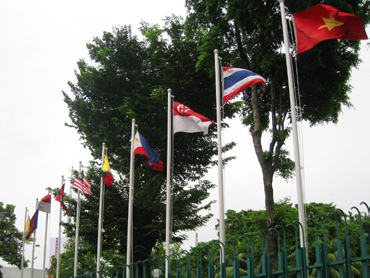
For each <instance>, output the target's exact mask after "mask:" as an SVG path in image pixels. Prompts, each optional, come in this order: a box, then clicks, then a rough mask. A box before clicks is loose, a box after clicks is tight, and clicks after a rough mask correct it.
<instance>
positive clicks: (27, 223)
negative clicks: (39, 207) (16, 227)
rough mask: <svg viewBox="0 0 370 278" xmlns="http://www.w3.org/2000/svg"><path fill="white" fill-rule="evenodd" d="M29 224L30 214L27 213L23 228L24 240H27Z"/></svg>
mask: <svg viewBox="0 0 370 278" xmlns="http://www.w3.org/2000/svg"><path fill="white" fill-rule="evenodd" d="M30 225H31V221H30V216H29V215H27V222H26V228H25V229H24V238H25V239H26V240H27V236H28V233H29V232H30Z"/></svg>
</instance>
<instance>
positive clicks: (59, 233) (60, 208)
mask: <svg viewBox="0 0 370 278" xmlns="http://www.w3.org/2000/svg"><path fill="white" fill-rule="evenodd" d="M63 183H64V176H62V181H61V185H60V188H62V186H63ZM61 230H62V204H61V205H60V206H59V231H58V255H57V274H56V278H59V267H60V244H61Z"/></svg>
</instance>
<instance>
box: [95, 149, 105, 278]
mask: <svg viewBox="0 0 370 278" xmlns="http://www.w3.org/2000/svg"><path fill="white" fill-rule="evenodd" d="M105 154H106V150H105V143H103V146H102V155H101V156H102V158H101V160H102V162H103V165H104V158H105ZM104 189H105V185H104V180H103V177H100V200H99V224H98V246H97V250H98V251H97V256H96V271H97V272H99V271H100V256H101V247H102V246H101V230H102V226H103V212H104Z"/></svg>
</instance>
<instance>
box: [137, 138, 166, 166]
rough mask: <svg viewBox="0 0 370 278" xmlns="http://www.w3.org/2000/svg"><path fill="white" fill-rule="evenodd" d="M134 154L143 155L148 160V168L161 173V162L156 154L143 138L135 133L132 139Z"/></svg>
mask: <svg viewBox="0 0 370 278" xmlns="http://www.w3.org/2000/svg"><path fill="white" fill-rule="evenodd" d="M134 154H143V155H145V156H146V157H147V158H148V163H149V166H150V168H152V169H153V170H157V171H163V162H162V161H161V158H160V157H159V155H158V153H157V152H156V151H155V150H153V149H152V148H151V147H150V146H149V144H148V142H147V141H146V140H145V138H144V137H143V136H142V135H141V134H140V133H139V132H136V134H135V138H134Z"/></svg>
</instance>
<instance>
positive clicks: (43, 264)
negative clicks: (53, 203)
mask: <svg viewBox="0 0 370 278" xmlns="http://www.w3.org/2000/svg"><path fill="white" fill-rule="evenodd" d="M49 194H50V189H48V195H49ZM48 219H49V213H48V212H47V213H46V222H45V238H44V260H43V261H42V277H43V278H45V273H46V269H45V261H46V242H47V239H48Z"/></svg>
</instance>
